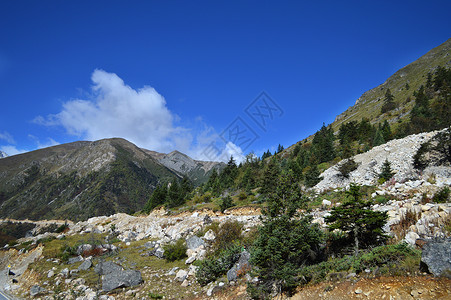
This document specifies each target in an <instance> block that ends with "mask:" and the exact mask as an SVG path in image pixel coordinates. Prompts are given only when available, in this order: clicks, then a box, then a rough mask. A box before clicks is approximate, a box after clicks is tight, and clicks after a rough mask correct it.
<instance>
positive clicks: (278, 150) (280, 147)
mask: <svg viewBox="0 0 451 300" xmlns="http://www.w3.org/2000/svg"><path fill="white" fill-rule="evenodd" d="M283 150H284V147H283V146H282V145H281V144H279V146H278V147H277V153H280V152H282V151H283Z"/></svg>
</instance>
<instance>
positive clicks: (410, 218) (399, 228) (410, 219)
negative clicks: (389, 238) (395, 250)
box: [391, 210, 421, 240]
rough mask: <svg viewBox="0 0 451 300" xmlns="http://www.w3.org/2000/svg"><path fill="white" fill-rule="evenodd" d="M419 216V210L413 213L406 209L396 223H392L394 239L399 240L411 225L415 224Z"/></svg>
mask: <svg viewBox="0 0 451 300" xmlns="http://www.w3.org/2000/svg"><path fill="white" fill-rule="evenodd" d="M420 218H421V212H420V213H418V214H417V213H415V212H414V211H412V210H408V211H407V212H406V214H405V215H403V216H402V217H401V220H400V221H399V223H398V224H395V225H392V226H391V230H392V232H393V233H394V239H395V240H401V239H402V238H403V237H404V236H405V235H406V233H407V232H408V231H409V228H410V226H411V225H415V224H416V223H417V221H418V220H419V219H420Z"/></svg>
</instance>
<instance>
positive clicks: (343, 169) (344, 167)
mask: <svg viewBox="0 0 451 300" xmlns="http://www.w3.org/2000/svg"><path fill="white" fill-rule="evenodd" d="M357 167H358V164H357V163H356V162H355V160H354V159H353V158H348V159H347V160H345V161H344V162H343V163H342V164H340V166H338V172H340V175H341V176H342V177H344V178H349V174H350V173H351V172H352V171H354V170H355V169H357Z"/></svg>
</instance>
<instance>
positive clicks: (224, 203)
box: [219, 196, 235, 212]
mask: <svg viewBox="0 0 451 300" xmlns="http://www.w3.org/2000/svg"><path fill="white" fill-rule="evenodd" d="M234 205H235V204H234V203H233V201H232V198H230V196H226V197H224V198H222V201H221V204H220V205H219V207H220V208H221V212H224V211H225V210H226V209H227V208H230V207H232V206H234Z"/></svg>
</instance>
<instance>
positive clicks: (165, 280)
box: [0, 133, 451, 300]
mask: <svg viewBox="0 0 451 300" xmlns="http://www.w3.org/2000/svg"><path fill="white" fill-rule="evenodd" d="M432 136H433V134H431V133H425V134H419V135H415V136H410V137H407V138H405V139H402V140H394V141H390V142H389V143H387V144H385V145H382V146H379V147H375V148H374V149H372V150H371V151H369V152H367V153H363V154H359V155H357V156H356V157H355V161H356V162H358V163H359V164H360V165H359V167H358V169H357V170H355V171H354V172H352V173H351V177H350V179H346V180H344V179H342V178H340V177H339V176H337V170H336V167H332V168H330V169H328V170H326V171H325V172H324V173H323V174H322V176H323V177H324V180H323V181H321V182H320V183H319V184H318V185H317V186H316V187H315V189H316V191H317V194H316V195H313V201H312V202H314V203H317V205H316V206H313V207H312V210H311V211H310V212H309V213H311V214H312V215H313V222H314V223H318V224H320V225H321V226H323V227H325V226H326V224H325V223H324V218H325V217H326V216H327V215H328V214H329V213H330V209H331V208H332V207H333V206H336V205H339V204H340V198H339V197H338V196H337V195H339V194H340V193H341V192H342V190H343V189H346V187H347V186H348V185H349V184H350V183H351V182H356V183H359V184H364V185H371V186H373V187H372V188H371V189H370V194H369V198H371V199H372V200H373V203H374V204H373V206H372V208H373V209H374V210H378V211H386V212H387V213H388V215H389V220H388V223H387V225H386V226H385V228H384V230H385V231H386V232H387V233H388V234H390V235H391V236H392V241H393V242H397V241H401V240H404V241H406V242H407V243H409V244H410V245H411V246H412V247H422V246H423V245H424V244H425V243H426V242H427V241H430V240H433V239H435V238H444V237H446V236H449V234H450V231H451V203H450V202H449V199H448V202H447V203H433V202H432V198H433V195H434V194H436V193H437V191H439V190H440V189H442V188H444V187H445V186H449V185H450V184H451V168H450V167H432V168H429V169H426V171H425V172H423V173H418V172H415V171H414V170H413V168H412V163H411V161H412V155H413V154H414V153H415V151H416V149H417V148H418V147H419V144H420V143H422V142H424V141H426V140H428V139H430V138H431V137H432ZM386 158H388V159H389V160H390V161H391V162H392V166H393V169H394V170H395V172H396V175H395V177H394V179H393V180H390V181H389V182H387V183H384V184H382V185H378V184H377V182H376V179H377V176H376V175H375V174H377V172H379V169H380V165H381V164H382V162H383V161H384V160H385V159H386ZM320 191H321V192H322V193H319V192H320ZM336 196H337V197H336ZM227 221H237V222H240V223H241V224H243V227H242V231H243V234H245V233H247V232H249V231H251V230H252V228H254V227H256V226H257V225H258V224H260V222H261V218H260V209H258V208H256V207H241V208H236V209H230V210H228V211H226V212H225V213H221V212H216V211H212V210H209V209H203V210H198V211H192V212H183V213H179V214H173V213H172V214H171V213H169V212H167V211H165V210H163V209H161V210H157V211H153V212H152V213H151V214H150V215H148V216H130V215H127V214H115V215H112V216H102V217H95V218H91V219H89V220H87V221H84V222H78V223H75V224H72V223H69V224H68V226H69V227H68V230H67V231H66V232H64V233H59V234H56V233H46V234H40V235H36V236H32V237H28V238H24V239H22V240H20V241H19V242H20V243H23V245H29V246H30V247H28V246H27V247H25V248H24V249H23V250H21V251H17V250H14V249H10V250H7V251H6V250H4V251H2V252H1V255H0V270H3V271H2V272H1V273H0V288H1V289H2V290H6V291H8V292H10V293H13V294H15V295H17V296H18V297H23V298H33V297H34V298H36V299H77V300H83V299H97V298H99V299H105V300H111V299H132V298H138V299H160V298H161V297H164V298H165V299H206V298H213V299H247V297H248V296H247V294H246V290H245V289H246V284H245V282H246V281H247V280H253V278H251V277H250V276H248V275H247V276H243V277H242V278H241V279H233V280H231V279H230V278H231V277H229V276H227V277H228V278H226V277H223V278H220V279H219V280H217V281H216V282H213V283H210V284H209V285H207V286H204V287H201V286H200V285H199V284H198V283H197V281H196V278H195V270H196V268H197V267H196V261H198V260H201V259H203V258H204V257H205V255H206V253H207V251H209V249H210V248H211V245H212V244H213V243H214V241H215V239H216V238H217V237H216V236H215V233H214V231H213V230H211V229H209V226H211V225H212V224H224V223H225V222H227ZM41 223H42V222H41ZM50 223H51V221H50ZM50 223H49V222H44V223H43V224H44V225H45V226H47V225H48V224H50ZM43 224H38V225H39V226H38V227H37V228H36V229H35V230H38V229H39V228H41V227H42V226H44V225H43ZM58 224H61V222H60V223H58ZM51 238H55V239H54V240H53V241H51V242H50V243H51V244H48V245H53V246H52V247H53V248H52V247H50V246H49V247H47V246H46V250H43V248H42V247H40V246H38V247H31V246H33V244H38V243H37V242H38V241H39V240H40V241H42V240H46V239H47V240H49V239H51ZM179 239H185V240H186V243H187V246H188V250H187V251H186V254H187V257H186V258H185V259H184V260H182V261H176V262H173V263H169V262H166V260H165V259H162V257H163V252H164V250H163V245H165V244H168V243H173V242H175V241H177V240H179ZM75 241H77V245H78V248H77V249H74V251H76V254H74V255H72V256H71V257H70V258H69V260H68V261H67V262H65V261H62V260H61V259H60V258H57V254H58V253H59V252H58V251H60V248H61V247H62V246H64V245H66V244H69V243H75ZM450 243H451V242H450ZM447 245H448V244H447ZM449 248H450V249H451V247H449ZM27 249H29V250H27ZM445 250H446V249H445ZM99 253H102V254H106V255H103V256H97V254H99ZM243 253H245V252H242V256H243ZM449 256H450V257H449V259H448V260H449V262H448V263H449V264H450V266H451V253H450V254H449ZM445 262H446V259H445ZM8 264H11V265H12V268H11V269H12V270H13V271H14V273H15V275H14V276H8V275H6V267H7V265H8ZM450 269H451V268H450ZM228 275H229V274H228ZM105 278H106V279H107V280H106V279H105ZM232 278H234V277H232ZM12 279H15V280H17V283H13V282H12ZM117 287H119V288H117ZM450 295H451V281H450V280H449V279H443V278H442V279H437V278H434V277H432V276H430V275H427V274H423V275H418V274H417V275H416V277H413V276H412V277H377V278H371V276H369V275H368V276H366V277H365V276H362V277H359V276H351V277H350V278H348V279H345V280H341V281H340V282H333V281H327V282H324V283H321V284H317V285H312V286H307V287H304V288H302V289H301V290H299V291H298V293H297V294H296V295H295V296H294V297H293V299H360V298H367V299H451V296H450Z"/></svg>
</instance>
